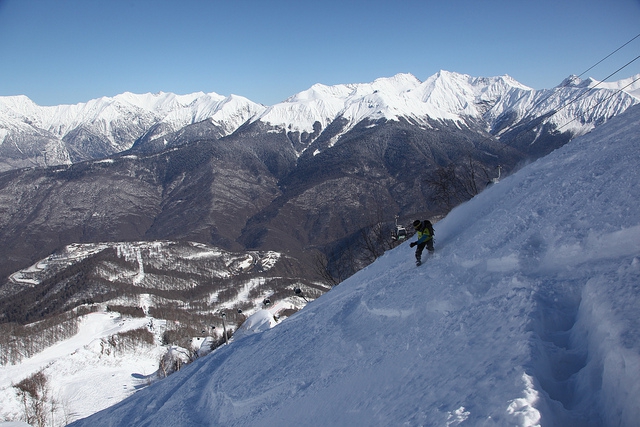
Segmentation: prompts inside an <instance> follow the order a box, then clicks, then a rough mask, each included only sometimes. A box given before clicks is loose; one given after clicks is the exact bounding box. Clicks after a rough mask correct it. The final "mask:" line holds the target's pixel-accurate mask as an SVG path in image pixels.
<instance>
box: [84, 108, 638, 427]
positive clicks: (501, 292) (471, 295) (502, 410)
mask: <svg viewBox="0 0 640 427" xmlns="http://www.w3.org/2000/svg"><path fill="white" fill-rule="evenodd" d="M638 135H640V107H634V108H632V109H630V110H629V111H628V112H627V113H625V114H623V115H621V116H619V117H616V118H614V119H612V120H611V121H609V122H608V123H607V124H606V125H603V126H602V127H600V128H597V129H596V130H594V131H593V132H591V133H590V134H588V135H585V136H583V137H581V138H578V139H576V140H574V141H572V142H571V143H569V144H567V145H565V146H564V147H562V148H560V149H558V150H556V151H554V152H553V153H551V154H550V155H548V156H546V157H545V158H543V159H540V160H538V161H536V162H534V163H532V164H530V165H528V166H527V167H525V168H523V169H522V170H520V171H519V172H518V173H516V174H514V175H512V176H510V177H508V178H506V179H504V180H502V181H501V182H500V183H498V184H496V185H494V186H492V187H490V188H489V189H488V190H487V191H485V192H483V193H481V194H480V195H478V196H476V197H475V198H474V199H472V200H471V201H469V202H467V203H465V204H463V205H461V206H459V207H458V208H456V209H454V210H453V211H452V212H451V213H450V214H449V215H448V216H447V217H446V218H444V219H443V220H442V221H440V222H438V223H437V224H436V226H435V236H436V244H435V246H436V253H435V255H433V256H431V258H429V259H425V263H424V264H423V266H421V267H419V268H416V267H415V266H414V263H413V250H412V249H410V248H409V245H408V243H405V244H403V245H401V246H399V247H398V248H396V249H394V250H391V251H389V252H387V253H386V254H385V255H383V256H382V257H381V258H379V259H378V260H377V261H376V262H375V263H374V264H371V265H370V266H368V267H366V268H365V269H363V270H361V271H360V272H359V273H357V274H355V275H354V276H352V277H351V278H349V279H347V280H346V281H344V282H343V283H341V284H340V285H339V286H337V287H335V288H334V289H333V290H332V291H330V292H328V293H327V294H325V295H324V296H322V297H321V298H319V299H317V300H315V301H314V302H313V303H311V304H309V305H308V306H307V307H306V308H305V309H304V310H302V311H301V312H299V313H297V314H296V315H294V316H292V317H290V318H289V319H287V320H286V321H284V322H282V323H281V324H280V325H278V326H277V327H275V328H272V329H269V330H266V331H264V332H262V333H255V334H251V335H249V336H247V337H246V338H244V339H239V340H237V341H235V342H234V343H232V344H231V345H229V346H225V347H223V348H221V349H219V350H218V351H216V352H214V353H213V354H211V355H210V356H207V357H204V358H201V359H199V360H198V361H196V362H195V363H193V364H192V365H190V366H189V367H188V368H186V369H184V370H182V371H181V372H179V373H177V374H175V375H173V376H172V377H170V378H168V379H167V380H166V381H163V382H161V383H157V384H154V385H152V386H150V387H148V388H146V389H144V390H141V391H139V392H138V393H136V394H135V395H133V396H132V397H131V398H129V399H127V400H125V401H123V402H121V403H119V404H117V405H115V406H113V407H112V408H109V409H107V410H105V411H102V412H100V413H97V414H95V415H94V416H92V417H89V418H87V419H85V420H81V421H78V422H76V423H74V424H72V425H74V426H76V427H78V426H92V427H96V426H114V425H128V426H146V425H154V426H178V425H180V426H186V425H193V426H199V425H227V426H246V425H261V426H281V425H318V424H322V425H332V426H351V425H435V426H454V425H474V426H476V425H483V426H538V425H543V426H569V425H571V426H578V425H580V426H613V425H615V426H628V427H632V426H635V425H637V420H638V419H640V407H639V406H638V405H637V397H638V395H640V335H639V333H638V331H640V318H639V317H638V315H637V313H638V312H640V288H638V283H640V214H639V211H638V201H639V200H640V187H639V186H638V185H637V184H638V182H640V158H639V157H638V155H637V146H638V142H639V141H638ZM425 258H426V257H425Z"/></svg>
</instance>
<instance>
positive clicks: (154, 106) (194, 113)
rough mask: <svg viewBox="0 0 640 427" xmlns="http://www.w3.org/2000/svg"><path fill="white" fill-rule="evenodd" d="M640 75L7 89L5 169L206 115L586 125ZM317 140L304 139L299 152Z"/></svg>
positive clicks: (305, 122)
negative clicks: (87, 94)
mask: <svg viewBox="0 0 640 427" xmlns="http://www.w3.org/2000/svg"><path fill="white" fill-rule="evenodd" d="M638 77H640V76H636V77H632V78H630V79H626V80H621V81H619V82H613V83H600V82H597V81H595V80H593V79H587V80H584V81H583V80H580V79H577V78H570V79H567V80H565V81H564V82H563V83H562V84H560V85H559V86H557V87H556V88H553V89H548V90H534V89H531V88H529V87H527V86H524V85H522V84H520V83H519V82H517V81H516V80H514V79H513V78H511V77H509V76H506V75H505V76H499V77H471V76H469V75H465V74H459V73H453V72H448V71H440V72H439V73H437V74H435V75H433V76H431V77H429V78H428V79H426V80H425V81H424V82H422V81H420V80H419V79H417V78H416V77H415V76H413V75H411V74H398V75H395V76H393V77H389V78H380V79H377V80H375V81H373V82H371V83H361V84H341V85H335V86H326V85H322V84H316V85H314V86H312V87H311V88H309V89H308V90H305V91H302V92H300V93H298V94H295V95H293V96H291V97H289V98H287V99H286V100H284V101H283V102H281V103H278V104H275V105H273V106H269V107H267V106H263V105H260V104H257V103H255V102H252V101H250V100H248V99H246V98H243V97H241V96H237V95H231V96H228V97H225V96H222V95H218V94H216V93H202V92H198V93H193V94H188V95H176V94H172V93H162V92H161V93H157V94H150V93H147V94H133V93H123V94H121V95H117V96H115V97H103V98H99V99H95V100H91V101H88V102H86V103H81V104H76V105H59V106H52V107H42V106H38V105H36V104H35V103H33V102H32V101H31V100H30V99H29V98H27V97H25V96H5V97H0V164H1V165H0V170H6V169H11V168H15V167H24V166H50V165H56V164H69V163H72V162H76V161H81V160H88V159H96V158H101V157H105V156H109V155H112V154H116V153H119V152H122V151H125V150H128V149H130V148H132V147H133V146H134V144H135V143H136V141H139V140H145V139H147V140H148V139H154V140H162V141H164V143H165V144H166V143H167V141H166V139H164V138H165V137H166V136H167V135H168V134H170V133H173V132H177V131H179V130H180V129H182V128H184V127H185V126H188V125H192V124H195V123H199V122H203V121H209V122H210V125H211V126H213V127H215V128H216V130H217V134H216V135H217V137H224V136H227V135H230V134H232V133H233V132H235V131H236V130H237V129H238V128H240V127H241V126H242V125H243V124H250V123H255V122H262V123H264V124H267V125H268V126H269V127H270V128H271V129H273V131H283V132H299V133H300V134H302V133H307V134H312V133H313V134H314V135H315V137H317V136H318V135H319V134H320V133H321V132H322V131H323V130H324V129H326V128H327V127H328V126H329V125H330V124H331V123H333V122H335V121H336V120H342V121H343V123H342V125H341V130H340V132H338V133H337V135H334V140H336V139H337V138H339V136H340V135H343V134H344V133H346V132H348V131H349V130H350V129H352V128H353V127H354V126H355V125H357V124H358V123H360V122H362V121H363V120H369V121H372V122H375V121H377V120H380V119H386V120H399V119H401V118H403V119H405V120H408V121H410V122H411V123H414V124H416V125H419V126H427V127H430V126H434V123H433V122H434V121H436V122H437V121H450V122H455V123H458V124H459V125H463V126H480V128H482V129H484V130H486V131H490V132H492V133H494V134H499V133H503V132H505V131H506V129H508V128H509V127H510V126H513V125H515V124H517V123H519V122H521V121H522V120H524V119H527V118H528V119H531V118H535V117H540V116H544V115H545V114H549V113H550V112H554V111H558V113H557V114H555V115H554V116H553V117H551V119H550V123H551V124H553V125H555V126H556V127H561V126H564V127H567V129H566V130H571V131H572V132H573V134H582V133H585V132H587V131H589V130H591V129H592V128H593V127H594V126H595V124H598V123H601V122H603V121H606V120H607V119H608V118H610V117H612V116H614V115H616V114H619V113H620V112H622V111H624V110H625V109H626V108H628V107H629V106H631V105H633V104H636V103H638V102H640V82H638ZM505 121H506V122H507V125H505ZM311 142H313V141H312V140H310V141H308V144H306V145H305V146H304V147H303V148H301V149H300V148H298V149H297V151H298V154H300V152H301V151H304V149H306V147H308V145H309V143H311Z"/></svg>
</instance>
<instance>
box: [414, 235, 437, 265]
mask: <svg viewBox="0 0 640 427" xmlns="http://www.w3.org/2000/svg"><path fill="white" fill-rule="evenodd" d="M425 246H426V247H427V250H428V251H429V252H433V239H429V240H427V241H426V242H424V243H418V246H417V247H416V259H417V260H418V261H420V260H422V251H424V247H425Z"/></svg>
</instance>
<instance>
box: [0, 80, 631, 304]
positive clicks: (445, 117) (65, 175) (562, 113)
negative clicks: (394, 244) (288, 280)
mask: <svg viewBox="0 0 640 427" xmlns="http://www.w3.org/2000/svg"><path fill="white" fill-rule="evenodd" d="M596 85H597V82H590V81H589V82H586V83H585V82H577V81H567V82H564V83H563V84H562V85H560V86H558V87H557V88H554V89H551V90H545V91H535V90H533V89H530V88H527V87H525V86H523V85H521V84H519V83H518V82H516V81H514V80H513V79H511V78H509V77H508V76H503V77H495V78H473V77H470V76H466V75H460V74H455V73H449V72H440V73H438V74H437V75H434V76H432V77H431V78H429V79H427V80H426V81H425V82H420V81H419V80H418V79H416V78H415V77H413V76H411V75H398V76H394V77H393V78H388V79H378V80H376V81H375V82H373V83H369V84H355V85H338V86H323V85H315V86H313V87H312V88H310V89H309V90H308V91H305V92H301V93H300V94H297V95H295V96H293V97H291V98H289V99H287V100H285V101H284V102H282V103H280V104H277V105H274V106H271V107H264V106H260V105H257V104H255V103H252V102H250V101H248V100H246V99H244V98H241V97H236V96H231V97H228V98H225V97H221V96H219V95H215V94H193V95H187V96H182V97H181V96H177V95H173V94H156V95H150V94H147V95H133V94H123V95H120V96H118V97H114V98H111V99H109V98H103V99H100V100H95V101H91V102H89V103H87V104H82V105H77V106H59V107H37V106H35V105H34V104H33V103H30V101H28V100H27V99H26V98H24V97H4V98H0V140H1V141H2V143H1V144H0V163H1V164H2V168H3V169H5V172H4V173H2V174H0V239H1V241H2V242H3V245H2V247H1V248H0V259H2V260H3V261H2V263H1V264H0V277H3V278H5V279H6V278H8V277H9V276H10V275H11V274H13V273H15V272H16V271H18V270H20V269H25V268H27V267H28V266H30V265H32V264H33V263H34V262H36V261H38V260H40V259H43V258H45V257H47V256H49V255H50V254H52V253H54V252H55V251H60V250H62V248H64V247H66V246H67V245H70V244H78V243H94V244H98V243H105V242H137V241H175V242H197V243H201V244H206V245H210V246H212V247H218V248H221V249H224V250H227V251H238V252H240V251H260V252H265V251H276V252H278V253H284V254H286V255H287V257H290V259H292V260H295V261H291V263H292V265H293V264H295V265H296V268H295V270H296V273H295V274H296V275H297V277H298V278H300V279H302V280H306V281H309V283H311V282H313V281H314V280H315V281H318V280H319V278H318V275H317V271H316V268H315V267H317V263H318V259H317V253H318V252H316V251H319V252H320V253H323V254H324V255H325V256H326V258H328V261H326V262H329V264H331V263H332V262H333V263H334V264H335V263H338V262H343V263H344V262H346V261H345V255H344V254H349V258H350V260H348V261H349V262H350V263H351V264H352V266H351V267H350V269H351V271H353V270H354V269H357V268H358V266H361V265H362V263H361V257H362V256H363V252H364V251H366V250H367V248H366V246H367V245H363V244H362V239H367V238H369V237H371V233H373V232H374V229H375V227H376V226H377V225H379V224H386V225H389V224H391V223H392V221H393V218H394V216H395V215H399V216H400V219H401V221H405V222H408V221H410V220H412V219H414V217H415V216H421V217H432V218H433V217H436V216H437V215H439V214H442V213H444V212H445V211H446V210H447V209H450V208H451V207H452V206H453V205H455V203H458V202H460V201H461V200H464V199H468V198H470V197H472V196H473V194H475V193H477V192H478V191H481V190H482V189H483V188H484V187H485V186H486V185H487V183H488V182H491V180H492V178H494V177H495V176H496V174H497V172H496V167H497V166H498V165H500V166H501V168H502V169H501V170H502V171H503V173H509V171H510V170H513V169H514V168H515V167H517V165H518V164H520V163H521V162H523V161H525V160H529V159H535V158H537V157H540V156H542V155H545V154H547V153H548V152H550V151H552V150H553V149H555V148H557V147H559V146H561V145H563V144H564V143H566V142H567V141H568V140H570V139H571V138H572V137H573V136H575V135H578V134H581V133H585V132H588V131H589V130H590V129H592V128H593V127H594V126H596V125H598V124H600V123H603V122H605V121H606V120H607V119H609V118H610V117H612V116H614V115H616V114H618V113H620V112H622V111H624V110H625V109H626V108H628V107H629V106H631V105H633V104H636V103H638V102H639V101H638V98H637V97H636V96H634V92H628V93H627V92H624V91H618V90H617V89H613V88H610V87H604V86H603V87H595V86H596ZM631 88H632V89H633V88H634V87H631ZM636 89H637V88H636ZM27 165H30V166H47V167H35V168H33V167H31V168H24V166H27ZM52 165H54V166H52ZM17 167H21V168H22V169H15V168H17ZM384 233H385V236H388V233H387V231H384ZM334 253H339V254H341V256H340V257H339V258H340V259H338V258H335V257H333V255H332V254H334ZM329 268H334V269H335V268H336V266H335V265H333V266H332V265H329ZM10 285H11V283H10V281H9V280H7V281H6V285H5V290H6V289H9V288H6V287H7V286H10ZM5 293H6V292H5ZM9 293H10V292H9ZM78 301H79V299H78Z"/></svg>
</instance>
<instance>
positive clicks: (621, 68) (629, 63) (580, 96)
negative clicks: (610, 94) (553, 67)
mask: <svg viewBox="0 0 640 427" xmlns="http://www.w3.org/2000/svg"><path fill="white" fill-rule="evenodd" d="M638 59H640V55H638V56H636V57H635V58H634V59H632V60H631V61H629V62H627V63H626V64H625V65H623V66H622V67H620V68H618V69H617V70H616V71H614V72H613V73H611V74H609V75H608V76H607V77H605V78H604V80H602V81H599V82H598V84H596V85H595V86H593V87H588V88H587V90H585V91H584V92H582V93H581V94H579V95H578V96H577V97H575V98H574V99H572V100H571V101H569V102H567V103H566V104H565V105H563V106H562V107H560V108H558V109H557V110H555V111H554V112H553V114H552V115H550V116H549V117H548V118H547V120H549V119H550V118H551V117H553V116H555V115H556V114H558V113H559V112H560V111H562V110H564V109H565V108H567V107H568V106H570V105H571V104H573V103H574V102H576V101H577V100H579V99H580V98H582V97H583V96H584V95H586V94H587V93H589V92H590V91H591V90H593V89H595V88H597V87H598V86H600V85H601V84H602V83H604V82H605V80H607V79H608V78H610V77H612V76H614V75H616V74H617V73H619V72H620V71H622V70H623V69H625V68H627V67H628V66H629V65H631V64H632V63H634V62H635V61H637V60H638ZM634 81H635V80H634ZM627 86H629V85H627ZM627 86H625V88H626V87H627ZM619 92H620V91H618V92H616V94H617V93H619Z"/></svg>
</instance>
